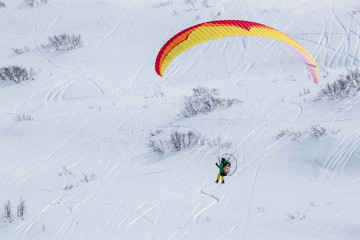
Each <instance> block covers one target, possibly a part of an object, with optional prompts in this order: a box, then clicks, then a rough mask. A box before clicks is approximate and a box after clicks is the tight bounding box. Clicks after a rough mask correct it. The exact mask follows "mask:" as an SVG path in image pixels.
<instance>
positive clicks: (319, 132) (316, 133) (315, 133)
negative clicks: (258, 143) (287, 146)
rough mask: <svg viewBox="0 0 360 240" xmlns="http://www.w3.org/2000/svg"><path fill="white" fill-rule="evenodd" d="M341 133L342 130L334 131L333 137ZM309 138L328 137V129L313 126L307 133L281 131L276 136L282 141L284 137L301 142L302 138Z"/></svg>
mask: <svg viewBox="0 0 360 240" xmlns="http://www.w3.org/2000/svg"><path fill="white" fill-rule="evenodd" d="M339 132H340V130H336V131H332V132H331V133H330V134H331V135H336V134H338V133H339ZM306 135H307V136H309V137H310V138H311V139H315V140H319V139H320V138H322V137H325V136H327V135H328V131H327V129H326V128H324V127H321V126H320V125H312V126H310V128H309V129H307V130H305V131H299V130H297V131H296V130H289V129H286V130H280V132H279V133H278V135H277V136H276V138H277V139H280V138H282V137H289V138H292V140H293V141H296V142H299V141H300V139H301V137H302V136H306Z"/></svg>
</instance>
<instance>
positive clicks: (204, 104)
mask: <svg viewBox="0 0 360 240" xmlns="http://www.w3.org/2000/svg"><path fill="white" fill-rule="evenodd" d="M239 102H240V100H238V99H235V98H233V99H224V98H220V97H219V93H218V90H216V89H207V88H204V87H197V88H193V94H192V96H190V97H186V96H185V106H184V108H183V109H182V110H181V113H182V115H183V116H184V117H186V118H189V117H193V116H196V115H198V114H200V113H204V114H206V113H209V112H212V111H214V110H215V109H216V108H218V107H223V106H226V107H230V106H232V105H233V104H235V103H239Z"/></svg>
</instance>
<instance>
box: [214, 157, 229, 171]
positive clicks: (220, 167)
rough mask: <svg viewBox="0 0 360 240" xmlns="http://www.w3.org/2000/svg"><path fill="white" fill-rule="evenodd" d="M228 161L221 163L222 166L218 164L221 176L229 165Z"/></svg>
mask: <svg viewBox="0 0 360 240" xmlns="http://www.w3.org/2000/svg"><path fill="white" fill-rule="evenodd" d="M228 163H229V162H228V161H226V160H225V161H223V162H221V163H220V165H219V164H218V163H216V166H217V167H218V168H219V169H220V174H222V173H224V167H225V165H226V164H228Z"/></svg>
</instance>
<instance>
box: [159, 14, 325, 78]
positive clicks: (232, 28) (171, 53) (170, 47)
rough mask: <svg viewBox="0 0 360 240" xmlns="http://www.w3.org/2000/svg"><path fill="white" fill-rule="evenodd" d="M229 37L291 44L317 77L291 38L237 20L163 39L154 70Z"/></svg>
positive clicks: (201, 26)
mask: <svg viewBox="0 0 360 240" xmlns="http://www.w3.org/2000/svg"><path fill="white" fill-rule="evenodd" d="M231 36H261V37H268V38H273V39H277V40H280V41H282V42H284V43H286V44H287V45H288V46H289V47H291V48H292V49H293V50H294V51H295V52H296V53H297V54H298V55H299V56H300V57H301V59H302V60H303V61H304V62H305V64H306V65H307V67H308V69H309V71H310V73H311V76H312V77H313V80H314V82H315V83H318V82H319V80H320V71H319V68H318V66H317V63H316V62H315V60H314V58H313V57H312V56H311V55H310V54H309V53H308V52H307V51H306V50H305V49H304V48H303V47H302V46H301V45H300V44H299V43H297V42H296V41H295V40H294V39H292V38H291V37H289V36H288V35H286V34H284V33H282V32H280V31H278V30H276V29H274V28H271V27H268V26H265V25H263V24H260V23H256V22H249V21H241V20H221V21H212V22H205V23H201V24H198V25H195V26H192V27H189V28H187V29H185V30H183V31H181V32H179V33H178V34H176V35H175V36H173V37H172V38H171V39H170V40H169V41H167V42H166V43H165V44H164V46H163V47H162V48H161V50H160V52H159V53H158V55H157V58H156V62H155V70H156V73H157V74H158V75H160V76H163V75H164V72H165V69H166V68H167V67H168V66H169V65H170V63H171V62H172V61H173V60H174V59H175V58H176V57H177V56H178V55H180V54H181V53H183V52H184V51H186V50H188V49H190V48H192V47H193V46H195V45H198V44H200V43H203V42H207V41H210V40H214V39H217V38H223V37H231Z"/></svg>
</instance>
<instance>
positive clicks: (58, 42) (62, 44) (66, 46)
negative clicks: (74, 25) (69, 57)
mask: <svg viewBox="0 0 360 240" xmlns="http://www.w3.org/2000/svg"><path fill="white" fill-rule="evenodd" d="M82 46H83V43H82V37H81V35H74V34H73V35H69V34H66V33H63V34H59V35H54V36H52V37H49V44H48V45H44V46H43V47H44V48H47V49H55V50H56V51H69V50H72V49H76V48H80V47H82Z"/></svg>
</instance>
